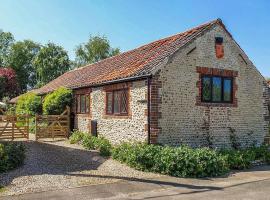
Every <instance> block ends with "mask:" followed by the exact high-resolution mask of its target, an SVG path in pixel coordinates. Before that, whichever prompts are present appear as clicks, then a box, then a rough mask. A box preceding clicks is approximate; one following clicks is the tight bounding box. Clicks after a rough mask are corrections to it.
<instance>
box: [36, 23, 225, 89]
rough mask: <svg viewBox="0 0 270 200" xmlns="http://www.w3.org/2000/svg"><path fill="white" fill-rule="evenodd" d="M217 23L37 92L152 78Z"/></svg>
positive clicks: (64, 77) (69, 76)
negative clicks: (161, 65) (155, 70)
mask: <svg viewBox="0 0 270 200" xmlns="http://www.w3.org/2000/svg"><path fill="white" fill-rule="evenodd" d="M217 23H220V24H221V25H222V22H221V20H219V19H218V20H214V21H211V22H209V23H206V24H203V25H200V26H198V27H195V28H193V29H191V30H188V31H186V32H183V33H179V34H176V35H173V36H170V37H167V38H164V39H160V40H157V41H154V42H151V43H149V44H146V45H143V46H141V47H139V48H136V49H133V50H131V51H127V52H124V53H122V54H119V55H116V56H113V57H111V58H107V59H104V60H101V61H99V62H97V63H94V64H90V65H86V66H84V67H81V68H78V69H75V70H72V71H69V72H66V73H65V74H63V75H61V76H60V77H58V78H56V79H55V80H53V81H51V82H49V83H48V84H46V85H45V86H43V87H41V88H40V89H38V90H36V91H35V92H37V93H38V94H44V93H48V92H51V91H53V90H55V89H57V88H59V87H61V86H63V87H67V88H71V89H74V88H80V87H88V86H94V85H98V84H103V83H106V82H110V81H113V80H119V79H124V78H125V79H127V78H134V77H143V76H146V75H150V74H151V71H152V70H153V68H154V67H155V66H156V65H157V64H159V63H160V62H162V61H163V60H164V59H165V58H166V57H168V56H170V55H172V54H173V53H174V52H176V51H177V50H178V49H179V48H180V47H182V46H184V45H185V44H187V43H188V42H189V41H191V40H192V39H193V38H195V37H196V36H198V35H200V34H201V33H202V32H204V31H205V30H208V29H209V28H211V27H212V26H213V25H214V24H217Z"/></svg>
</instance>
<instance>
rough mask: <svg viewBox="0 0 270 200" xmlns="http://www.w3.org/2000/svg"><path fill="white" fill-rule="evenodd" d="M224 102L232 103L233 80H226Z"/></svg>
mask: <svg viewBox="0 0 270 200" xmlns="http://www.w3.org/2000/svg"><path fill="white" fill-rule="evenodd" d="M223 90H224V101H232V80H231V79H224V85H223Z"/></svg>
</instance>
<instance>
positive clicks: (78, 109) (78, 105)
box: [76, 95, 81, 113]
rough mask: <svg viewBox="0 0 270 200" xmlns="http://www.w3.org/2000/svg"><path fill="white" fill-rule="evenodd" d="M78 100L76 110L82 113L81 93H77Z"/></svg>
mask: <svg viewBox="0 0 270 200" xmlns="http://www.w3.org/2000/svg"><path fill="white" fill-rule="evenodd" d="M76 100H77V102H76V110H77V113H80V112H81V106H80V104H81V103H80V102H81V101H80V95H77V96H76Z"/></svg>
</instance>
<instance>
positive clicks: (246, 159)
mask: <svg viewBox="0 0 270 200" xmlns="http://www.w3.org/2000/svg"><path fill="white" fill-rule="evenodd" d="M221 154H222V155H224V156H226V157H227V162H228V164H229V167H230V169H248V168H250V167H251V166H252V162H253V161H254V160H255V158H256V154H255V152H254V151H252V150H250V149H245V150H244V149H242V150H233V149H232V150H222V151H221Z"/></svg>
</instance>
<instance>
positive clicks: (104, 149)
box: [69, 130, 112, 156]
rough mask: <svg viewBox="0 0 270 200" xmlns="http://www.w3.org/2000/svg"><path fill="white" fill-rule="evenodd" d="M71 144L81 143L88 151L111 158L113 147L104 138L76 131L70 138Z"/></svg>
mask: <svg viewBox="0 0 270 200" xmlns="http://www.w3.org/2000/svg"><path fill="white" fill-rule="evenodd" d="M69 141H70V143H71V144H75V143H81V144H82V145H83V147H84V148H86V149H88V150H98V151H99V152H100V155H101V156H110V155H111V150H112V145H111V143H110V142H109V140H107V139H105V138H104V137H94V136H91V135H89V134H87V133H83V132H81V131H77V130H75V131H74V132H73V133H72V135H71V136H70V138H69Z"/></svg>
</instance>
